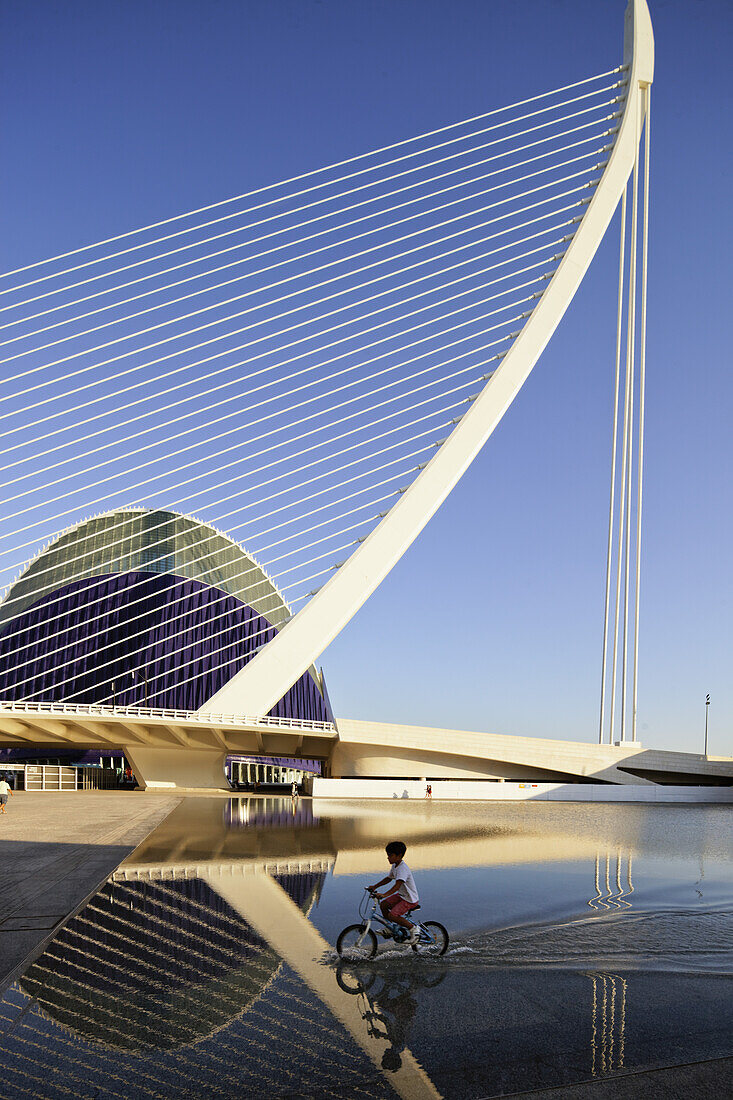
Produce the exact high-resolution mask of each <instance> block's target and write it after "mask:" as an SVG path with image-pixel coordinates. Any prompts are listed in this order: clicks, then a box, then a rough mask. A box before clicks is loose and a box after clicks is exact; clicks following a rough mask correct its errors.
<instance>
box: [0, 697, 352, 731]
mask: <svg viewBox="0 0 733 1100" xmlns="http://www.w3.org/2000/svg"><path fill="white" fill-rule="evenodd" d="M7 712H12V713H16V714H18V713H19V714H48V715H52V716H54V717H55V716H56V715H58V716H59V717H60V716H62V715H65V714H66V715H79V716H80V717H81V716H83V717H85V718H89V717H91V716H96V717H100V718H125V717H129V718H158V719H165V720H167V721H169V722H170V721H179V722H196V723H198V724H203V725H207V726H211V725H217V726H218V725H222V726H257V727H259V728H264V729H294V730H299V731H300V730H313V731H317V732H318V733H333V734H335V733H336V727H335V725H334V724H333V722H316V721H313V720H311V719H307V718H275V717H270V716H267V715H266V716H264V717H262V716H260V717H252V716H250V715H243V714H217V713H208V712H202V711H191V710H167V709H166V708H164V707H117V706H106V705H104V704H102V703H51V702H38V703H27V702H23V701H20V702H17V701H15V700H1V699H0V714H2V713H7Z"/></svg>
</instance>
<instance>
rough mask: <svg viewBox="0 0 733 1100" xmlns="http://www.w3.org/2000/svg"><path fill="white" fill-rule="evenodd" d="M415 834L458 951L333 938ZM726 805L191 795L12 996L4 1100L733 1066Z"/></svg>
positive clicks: (458, 1084)
mask: <svg viewBox="0 0 733 1100" xmlns="http://www.w3.org/2000/svg"><path fill="white" fill-rule="evenodd" d="M391 839H402V840H404V841H405V843H406V844H407V846H408V853H407V857H406V858H407V861H408V863H409V864H410V866H411V867H412V869H413V872H414V874H415V877H416V881H417V885H418V888H419V890H420V895H421V901H422V906H423V908H422V911H421V916H422V917H423V918H424V919H430V918H434V919H436V920H439V921H442V922H443V923H444V924H445V925H446V926H447V927H448V929H449V931H450V934H451V946H450V948H449V951H448V953H447V954H446V956H444V958H442V959H424V958H419V957H418V958H416V957H415V956H414V954H413V952H412V951H410V950H409V949H407V948H403V947H399V948H398V947H396V946H395V945H394V944H393V943H391V942H390V943H388V944H386V945H384V946H383V947H382V948H381V949H380V952H379V954H378V956H377V958H376V959H375V960H373V961H372V962H369V963H367V964H362V965H360V966H359V967H358V968H353V967H344V966H343V964H341V963H339V961H338V959H337V957H336V955H335V952H334V951H333V944H334V943H335V940H336V936H337V935H338V932H339V930H340V929H341V928H342V927H343V926H344V925H346V924H349V923H352V922H353V921H355V920H356V919H357V907H358V903H359V900H360V898H361V896H362V889H363V886H364V885H365V884H366V883H369V882H374V881H376V880H377V879H378V878H380V877H382V875H383V874H384V873H385V871H386V869H387V863H386V857H385V855H384V844H385V843H386V842H387V841H388V840H391ZM732 856H733V846H732V845H731V811H730V808H729V807H725V806H687V805H682V806H679V805H677V806H664V805H655V806H641V805H628V804H627V805H613V804H611V805H598V804H595V805H578V804H556V803H521V804H503V803H493V804H492V803H464V804H450V803H443V802H435V803H429V802H426V803H425V804H417V803H408V804H404V803H401V804H399V805H395V803H393V802H390V803H387V802H383V803H382V802H369V803H354V802H348V803H347V802H336V801H333V800H324V801H318V800H315V801H311V800H307V799H306V800H301V801H300V802H299V803H298V804H297V805H293V803H292V802H291V800H290V799H287V800H286V799H273V798H241V799H221V798H210V799H209V798H191V799H187V800H185V801H184V802H183V803H182V804H181V805H180V806H179V807H178V809H177V810H176V811H174V813H173V814H172V815H171V816H170V817H169V818H168V819H167V820H166V821H165V822H163V824H162V825H161V826H159V827H158V829H156V831H155V832H154V833H153V834H152V835H151V836H150V837H149V838H148V840H147V841H145V842H144V843H143V844H142V845H141V846H140V847H139V848H138V849H137V850H136V852H134V853H133V854H132V856H130V857H129V858H128V859H127V860H125V862H124V863H123V864H122V865H121V866H120V868H119V869H118V871H117V872H116V873H115V875H113V876H112V878H111V879H110V880H109V882H108V883H107V884H106V885H105V886H104V887H103V889H102V890H101V891H100V892H99V894H97V896H96V897H95V898H93V899H92V901H91V902H90V903H89V904H88V905H87V906H86V907H85V908H84V909H83V910H82V911H81V912H80V913H79V914H78V915H77V916H75V917H74V918H72V920H71V921H69V922H68V924H67V925H66V927H65V928H63V929H62V930H61V931H60V932H59V933H58V935H57V936H56V938H55V939H54V941H53V942H52V943H51V944H50V945H49V947H48V948H47V950H46V951H45V952H44V953H43V955H41V956H40V957H39V958H38V959H37V960H36V961H35V962H34V963H33V964H32V965H31V966H30V967H29V968H28V969H27V971H26V973H25V974H24V975H23V977H22V978H21V979H20V980H19V981H18V982H17V983H15V984H14V985H13V986H12V987H11V988H10V989H8V990H6V991H5V993H4V995H3V999H2V1001H0V1063H2V1078H3V1082H4V1084H3V1095H6V1096H8V1097H9V1098H13V1100H14V1098H15V1097H27V1096H37V1097H44V1098H46V1097H49V1098H56V1097H59V1098H61V1097H69V1096H75V1097H76V1096H79V1097H118V1096H119V1097H129V1096H141V1097H142V1096H151V1097H157V1096H171V1097H184V1096H190V1095H192V1094H194V1093H199V1094H201V1095H204V1096H207V1095H219V1096H222V1097H227V1096H252V1097H259V1096H262V1097H264V1096H268V1097H304V1096H305V1097H357V1096H362V1097H394V1096H402V1097H410V1098H412V1097H415V1098H418V1097H437V1096H444V1097H446V1098H453V1097H455V1098H475V1100H478V1098H479V1097H488V1096H497V1095H503V1094H508V1093H512V1092H519V1091H524V1090H529V1089H533V1088H541V1087H550V1086H555V1085H561V1084H570V1083H573V1082H576V1081H581V1080H587V1079H591V1078H601V1077H608V1076H612V1075H615V1074H623V1073H628V1072H632V1071H637V1070H640V1069H645V1068H651V1067H658V1066H668V1065H675V1064H681V1063H685V1062H692V1061H699V1060H703V1059H708V1058H718V1057H723V1056H729V1055H731V1054H733V1027H731V1024H732V1023H733V859H732Z"/></svg>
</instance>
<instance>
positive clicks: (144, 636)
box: [0, 572, 332, 722]
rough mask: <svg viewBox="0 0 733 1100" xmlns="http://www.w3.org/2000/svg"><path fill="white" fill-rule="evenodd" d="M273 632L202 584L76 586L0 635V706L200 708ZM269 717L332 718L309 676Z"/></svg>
mask: <svg viewBox="0 0 733 1100" xmlns="http://www.w3.org/2000/svg"><path fill="white" fill-rule="evenodd" d="M275 633H276V630H275V628H274V627H273V626H272V625H271V624H270V623H269V622H268V621H267V620H266V619H265V618H264V617H263V616H261V615H259V614H258V613H257V612H256V611H255V610H254V609H253V608H251V607H248V606H247V605H246V604H244V603H242V602H241V601H239V600H237V599H236V598H235V597H234V596H231V595H229V594H228V593H226V592H222V591H221V590H219V589H216V588H212V587H210V586H209V585H205V584H201V583H200V582H198V581H192V580H188V579H186V578H182V577H175V576H170V575H168V574H160V573H144V572H128V573H115V574H111V575H107V576H102V577H92V578H88V579H86V580H81V581H74V582H72V583H71V584H67V585H65V586H64V587H63V588H60V589H58V590H57V591H56V592H54V593H52V594H51V595H48V596H45V597H43V598H42V599H41V600H39V601H38V602H37V603H35V604H33V605H32V606H31V607H29V608H27V609H26V610H25V611H23V612H22V613H21V614H20V615H18V616H17V617H16V618H15V619H13V620H12V622H10V623H8V624H7V625H6V626H5V628H4V629H3V631H2V633H0V699H5V700H15V701H20V700H26V701H38V702H40V701H44V702H48V701H51V702H68V703H82V704H83V703H104V704H107V705H111V704H115V705H117V706H150V707H164V708H169V709H176V710H198V709H199V708H200V707H202V706H203V705H204V704H205V703H206V701H207V700H208V699H210V698H211V697H212V695H214V693H215V692H217V691H218V690H219V689H220V688H221V687H223V685H224V684H225V683H226V682H227V681H228V680H229V679H231V677H232V676H233V675H234V674H235V673H236V672H237V671H238V670H239V669H241V668H243V667H244V666H245V665H246V664H247V663H248V661H250V660H251V659H252V657H254V655H255V652H256V651H257V649H258V648H259V647H260V646H261V645H263V644H264V643H265V642H267V641H269V640H270V639H271V638H272V637H274V635H275ZM270 714H272V715H275V716H277V717H285V718H302V719H311V720H315V721H321V722H324V721H332V716H331V714H330V707H329V706H328V705H327V703H326V702H325V700H324V698H323V696H322V695H321V692H320V690H319V689H318V687H317V685H316V684H315V682H314V680H313V678H312V676H311V675H310V674H309V673H307V672H306V673H304V675H303V676H301V678H300V679H299V680H298V682H297V683H296V684H294V685H293V687H292V688H291V689H290V691H288V692H287V694H286V695H284V696H283V698H282V699H281V700H280V702H279V703H277V704H276V705H275V706H274V707H273V708H272V710H271V711H270Z"/></svg>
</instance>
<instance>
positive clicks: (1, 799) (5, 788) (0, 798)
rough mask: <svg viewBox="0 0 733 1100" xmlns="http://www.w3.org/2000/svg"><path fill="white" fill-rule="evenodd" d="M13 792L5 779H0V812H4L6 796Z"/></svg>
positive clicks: (6, 802) (6, 801)
mask: <svg viewBox="0 0 733 1100" xmlns="http://www.w3.org/2000/svg"><path fill="white" fill-rule="evenodd" d="M12 793H13V788H12V787H11V786H10V784H9V783H8V781H7V779H0V813H2V814H4V813H5V807H6V806H7V804H8V798H9V797H10V795H11V794H12Z"/></svg>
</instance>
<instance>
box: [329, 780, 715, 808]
mask: <svg viewBox="0 0 733 1100" xmlns="http://www.w3.org/2000/svg"><path fill="white" fill-rule="evenodd" d="M425 786H426V784H425V783H424V782H422V781H415V780H410V779H322V778H321V777H320V776H316V777H315V778H314V779H313V797H314V798H381V799H389V800H390V801H393V800H400V801H401V800H404V801H408V800H414V799H417V800H418V801H420V802H425ZM432 788H433V799H434V800H436V801H437V800H440V801H451V802H453V801H456V802H458V801H466V800H468V801H484V802H525V801H532V800H540V801H545V802H729V803H733V787H673V786H658V785H656V784H655V785H649V786H643V787H636V786H632V785H629V786H626V785H623V786H622V785H615V784H610V783H506V782H505V783H494V782H491V781H490V780H489V781H486V780H484V781H481V780H479V781H471V780H464V781H451V780H439V781H437V782H433V783H432Z"/></svg>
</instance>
